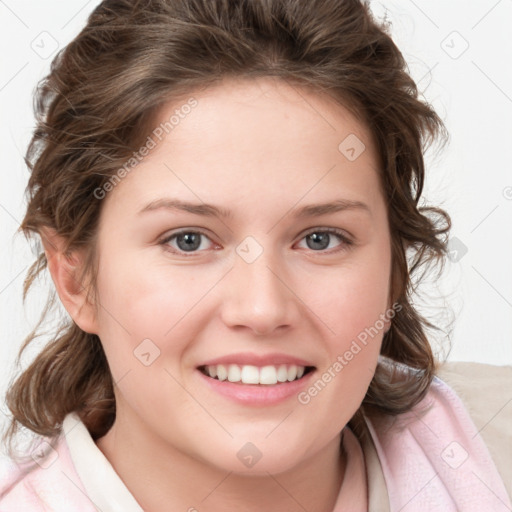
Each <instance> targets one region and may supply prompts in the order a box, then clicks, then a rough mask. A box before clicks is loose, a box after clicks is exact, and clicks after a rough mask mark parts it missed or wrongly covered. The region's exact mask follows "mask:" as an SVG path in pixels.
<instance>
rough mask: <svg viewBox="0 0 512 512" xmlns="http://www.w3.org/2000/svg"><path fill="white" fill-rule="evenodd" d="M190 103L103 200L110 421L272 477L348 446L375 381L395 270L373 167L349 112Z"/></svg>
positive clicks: (272, 94)
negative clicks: (113, 406) (345, 433)
mask: <svg viewBox="0 0 512 512" xmlns="http://www.w3.org/2000/svg"><path fill="white" fill-rule="evenodd" d="M191 96H193V97H194V98H195V100H196V101H195V102H194V103H193V105H194V106H193V107H192V108H181V105H179V104H176V103H173V104H172V105H168V106H167V107H166V108H163V109H162V110H161V112H160V113H159V119H158V120H157V123H156V124H155V127H156V126H157V125H158V124H159V123H161V122H162V123H164V122H165V121H168V120H169V119H170V118H171V116H172V115H173V113H175V111H176V109H178V110H179V111H180V112H181V115H180V116H177V117H176V118H175V121H176V119H178V118H179V122H175V123H174V124H173V128H172V130H168V131H169V133H168V134H166V135H165V137H162V140H161V141H158V144H157V146H156V147H154V148H152V149H150V150H149V151H148V154H147V155H146V156H145V157H144V158H143V159H142V160H141V162H140V163H139V164H138V165H137V166H136V167H135V168H134V169H133V170H131V171H130V172H129V173H127V175H126V176H125V177H124V178H123V179H122V180H121V182H120V183H119V184H118V185H117V186H115V187H114V189H113V190H112V191H110V192H109V193H108V194H107V196H106V197H105V199H103V201H104V204H103V210H102V214H101V219H100V226H99V232H98V254H99V274H98V279H97V293H98V299H99V302H100V304H101V307H99V308H98V313H97V317H96V320H95V321H96V326H95V329H96V332H97V334H98V335H99V336H100V338H101V341H102V343H103V346H104V349H105V352H106V355H107V359H108V361H109V365H110V368H111V371H112V375H113V378H114V381H115V382H116V386H115V392H116V400H117V419H116V422H117V423H118V424H119V425H122V424H124V425H130V428H131V432H133V433H134V435H135V436H138V438H139V439H144V440H145V441H146V442H148V443H153V445H156V444H158V445H159V446H160V448H161V449H162V450H169V451H174V452H176V453H180V454H181V455H183V456H187V457H191V458H193V459H195V460H196V461H200V462H204V463H205V464H208V465H210V466H215V467H217V468H221V469H223V470H225V471H235V472H240V473H242V472H248V471H252V472H256V473H258V472H259V473H261V474H266V472H271V473H277V472H280V471H285V470H288V469H290V468H293V467H296V466H298V465H300V464H301V463H302V462H304V461H305V460H307V459H309V458H311V457H314V456H315V455H317V454H319V453H321V452H322V450H324V449H325V448H326V447H328V446H334V445H335V443H337V442H338V440H339V433H340V431H341V430H342V428H343V427H344V426H345V424H346V423H347V422H348V421H349V420H350V418H351V417H352V416H353V414H354V413H355V411H356V410H357V409H358V407H359V405H360V404H361V402H362V400H363V398H364V396H365V393H366V391H367V388H368V385H369V383H370V381H371V378H372V376H373V373H374V371H375V367H376V363H377V357H378V354H379V351H380V346H381V341H382V336H383V334H384V332H385V330H386V328H387V326H388V322H387V319H388V318H389V316H388V315H387V312H388V308H389V307H390V303H389V301H388V296H389V285H390V269H391V254H390V234H389V228H388V221H387V215H386V206H385V201H384V198H383V195H382V192H381V189H380V186H379V178H378V167H377V165H378V164H377V160H378V159H377V155H376V152H375V148H374V145H373V144H372V141H371V138H370V135H369V132H368V130H367V129H366V128H365V127H364V126H362V125H361V124H360V123H359V122H358V121H357V120H356V119H355V118H354V117H352V115H351V114H350V113H349V111H348V110H347V109H345V108H344V107H342V106H340V105H338V104H336V103H334V102H333V101H332V100H329V99H327V98H325V97H321V96H319V95H316V94H314V93H311V92H308V91H306V90H304V89H298V88H296V87H291V86H289V85H287V84H285V83H282V82H277V81H274V80H271V79H258V80H252V81H248V80H245V81H244V80H231V81H225V82H224V83H222V84H221V85H219V86H215V87H214V88H211V89H208V90H207V91H203V92H201V93H200V94H195V95H192V94H191ZM184 104H186V99H185V100H184V101H183V104H182V105H184ZM189 104H191V105H192V103H189ZM185 112H186V115H185V114H184V113H185ZM168 126H169V125H168ZM158 133H159V132H158ZM153 138H154V139H155V140H157V139H156V137H154V136H153ZM150 145H151V144H150ZM143 152H144V151H143ZM187 204H189V205H188V206H187ZM327 204H329V205H330V206H325V205H327ZM191 205H193V206H191ZM322 205H323V206H322ZM210 375H211V376H210ZM301 375H302V376H301ZM297 377H300V378H297ZM240 379H242V380H240ZM260 456H261V458H260V460H258V461H257V463H256V464H254V463H251V461H252V460H253V459H254V457H256V459H257V458H258V457H260ZM251 457H253V458H252V459H251ZM256 459H254V460H256Z"/></svg>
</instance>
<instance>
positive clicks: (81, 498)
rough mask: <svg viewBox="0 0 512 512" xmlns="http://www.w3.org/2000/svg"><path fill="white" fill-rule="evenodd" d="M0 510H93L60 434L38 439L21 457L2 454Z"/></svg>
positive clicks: (87, 511)
mask: <svg viewBox="0 0 512 512" xmlns="http://www.w3.org/2000/svg"><path fill="white" fill-rule="evenodd" d="M0 479H1V481H0V512H15V511H19V510H26V511H30V512H39V511H41V512H43V511H47V510H52V512H65V511H66V512H67V511H69V510H73V511H77V512H92V511H94V510H95V508H94V506H93V505H92V503H91V502H90V501H89V500H87V498H85V493H84V489H83V486H82V484H81V482H80V480H79V478H78V476H77V474H76V471H75V469H74V467H73V463H72V461H71V458H70V456H69V451H68V449H67V445H66V441H65V438H64V437H63V436H60V437H58V438H55V439H40V440H39V442H38V443H37V445H36V446H35V448H34V449H33V450H32V451H31V452H30V453H28V454H27V456H26V457H25V458H24V459H23V461H21V460H20V461H14V460H12V459H8V458H3V459H2V461H1V470H0Z"/></svg>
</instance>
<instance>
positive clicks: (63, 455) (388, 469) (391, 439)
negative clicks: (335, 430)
mask: <svg viewBox="0 0 512 512" xmlns="http://www.w3.org/2000/svg"><path fill="white" fill-rule="evenodd" d="M425 406H430V409H429V410H428V412H427V413H426V414H425V415H423V416H420V414H419V411H420V410H421V409H423V408H424V407H425ZM367 423H368V426H369V429H370V433H371V435H372V438H373V441H374V443H375V446H376V449H377V453H378V456H379V459H380V462H381V465H382V469H383V473H384V478H385V481H386V485H387V489H388V493H389V500H390V510H391V512H399V511H400V512H412V511H414V512H423V511H425V512H427V511H428V512H441V511H442V512H451V511H462V512H476V511H478V512H490V511H493V512H501V511H503V512H505V511H510V510H512V505H511V503H510V499H509V497H508V495H507V492H506V490H505V486H504V484H503V481H502V479H501V477H500V475H499V473H498V471H497V469H496V467H495V465H494V462H493V461H492V459H491V456H490V454H489V451H488V449H487V447H486V446H485V444H484V443H483V441H482V439H481V437H480V436H479V435H478V432H477V430H476V427H475V426H474V424H473V422H472V420H471V419H470V417H469V415H468V413H467V411H466V409H465V407H464V405H463V404H462V402H461V401H460V399H459V398H458V397H457V395H456V394H455V392H454V391H453V390H452V389H451V388H450V387H449V386H448V385H446V384H445V383H444V382H442V381H441V380H440V379H438V378H436V379H435V380H434V382H433V383H432V386H431V388H430V390H429V393H428V394H427V396H426V397H425V399H424V400H423V401H422V402H421V403H420V404H419V405H418V406H417V407H416V408H415V409H414V410H413V411H411V412H410V413H407V414H404V415H401V416H400V417H399V418H398V419H395V420H393V418H388V417H384V418H382V419H379V420H369V419H367ZM63 431H64V434H63V435H61V436H60V437H59V439H58V442H57V444H56V445H55V447H54V448H55V450H53V449H51V448H50V447H49V445H48V443H47V442H46V441H44V440H43V441H42V444H41V445H40V446H41V449H46V451H47V455H46V458H45V457H36V459H37V462H38V463H32V464H31V467H30V465H26V466H17V465H15V464H14V463H12V462H10V463H9V464H10V465H9V466H7V467H4V468H3V470H2V472H1V473H0V478H1V479H2V480H1V483H0V512H49V511H52V512H98V511H100V512H142V509H141V508H140V506H139V505H138V504H137V502H136V501H135V499H134V498H133V496H132V495H131V494H130V492H129V491H128V489H127V488H126V487H125V486H124V484H123V482H122V480H121V479H120V478H119V476H118V475H117V474H116V473H115V471H114V469H113V468H112V466H111V465H110V463H109V462H108V460H107V459H106V458H105V457H104V456H103V454H102V453H101V451H100V450H99V449H98V448H97V447H96V445H95V444H94V441H93V440H92V438H91V437H90V435H89V434H88V432H87V430H86V428H85V426H84V425H83V424H82V423H81V422H80V421H79V420H78V417H77V416H76V415H74V414H71V415H68V416H67V417H66V419H65V421H64V424H63ZM343 447H344V449H345V451H346V452H347V453H348V455H349V457H348V461H349V465H348V467H347V470H348V471H347V473H348V474H347V480H346V481H345V482H344V484H343V485H342V488H341V490H340V497H339V500H338V502H337V504H336V506H335V509H334V511H333V512H338V511H342V510H343V511H346V510H348V509H347V503H346V496H348V495H349V493H347V489H348V490H349V491H350V488H352V489H354V488H357V487H358V486H357V485H356V483H357V482H356V480H357V479H358V478H359V480H360V482H359V483H363V487H362V488H363V489H364V482H361V480H364V479H365V474H364V461H363V459H362V451H361V447H360V446H359V444H358V443H357V442H356V439H355V436H354V435H353V434H352V432H351V431H350V430H349V428H348V427H345V431H344V435H343ZM30 460H32V459H30ZM4 475H5V477H4ZM357 475H359V477H358V476H357ZM349 484H350V485H349ZM368 484H369V486H370V492H371V486H372V482H368ZM352 486H354V487H352ZM358 488H361V487H360V486H359V487H358ZM365 509H366V506H364V507H361V506H359V507H357V506H355V505H354V506H353V507H352V508H349V510H350V512H362V511H363V510H365ZM371 512H377V511H371Z"/></svg>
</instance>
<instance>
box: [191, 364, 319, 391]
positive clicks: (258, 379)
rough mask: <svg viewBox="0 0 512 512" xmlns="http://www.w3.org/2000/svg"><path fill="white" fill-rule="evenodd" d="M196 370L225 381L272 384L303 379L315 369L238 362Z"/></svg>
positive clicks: (201, 367) (243, 383)
mask: <svg viewBox="0 0 512 512" xmlns="http://www.w3.org/2000/svg"><path fill="white" fill-rule="evenodd" d="M198 370H199V371H200V372H201V373H202V374H203V375H205V376H206V377H209V378H210V379H213V380H217V381H221V382H223V381H227V382H231V383H233V384H242V385H258V386H274V385H279V384H285V383H287V382H294V381H298V380H301V379H303V378H304V377H305V376H306V375H308V374H309V373H311V372H312V371H314V370H315V367H314V366H300V365H295V364H279V365H266V366H254V365H239V364H212V365H203V366H199V367H198Z"/></svg>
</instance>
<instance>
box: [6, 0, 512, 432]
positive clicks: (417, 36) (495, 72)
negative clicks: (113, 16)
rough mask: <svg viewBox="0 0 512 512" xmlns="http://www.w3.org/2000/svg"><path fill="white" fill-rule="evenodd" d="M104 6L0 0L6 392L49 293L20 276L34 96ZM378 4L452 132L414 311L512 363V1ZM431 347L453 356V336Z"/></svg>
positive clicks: (482, 353)
mask: <svg viewBox="0 0 512 512" xmlns="http://www.w3.org/2000/svg"><path fill="white" fill-rule="evenodd" d="M97 3H98V2H97V1H96V0H94V1H89V2H87V1H85V0H67V1H66V2H64V1H62V2H58V1H56V0H53V1H48V0H46V1H39V2H35V1H31V2H29V1H26V0H16V1H14V0H0V44H1V55H2V61H1V62H2V65H1V70H0V107H1V120H2V122H1V123H0V130H1V132H0V134H1V135H0V140H1V144H2V146H1V148H2V151H1V152H0V159H1V186H0V236H1V244H0V268H1V273H0V328H1V331H0V334H1V344H0V364H1V371H0V393H1V394H2V395H3V393H4V391H5V389H6V387H7V385H8V382H9V380H10V378H11V376H12V372H13V368H14V366H13V365H14V359H15V356H16V353H17V351H18V349H19V346H20V344H21V342H22V340H23V338H24V337H25V336H26V335H27V334H28V333H29V332H30V330H31V329H32V328H33V327H34V325H35V322H36V321H37V319H38V317H39V314H40V312H41V310H42V307H43V305H44V302H45V299H46V293H47V289H46V288H45V287H44V286H42V285H41V286H39V287H38V288H34V290H33V291H32V292H31V294H30V295H29V299H28V301H27V303H26V305H25V306H23V304H22V286H23V279H24V276H25V274H26V272H27V270H28V267H29V265H30V264H31V263H32V261H33V260H34V254H33V252H32V249H31V246H30V245H29V244H28V243H27V242H26V241H25V239H24V238H23V236H22V235H17V236H16V235H15V232H16V230H17V228H18V225H19V222H20V221H21V219H22V217H23V212H24V197H23V194H24V188H25V186H26V183H27V180H28V171H27V168H26V166H25V164H24V161H23V155H24V153H25V150H26V147H27V143H28V141H29V138H30V135H31V129H32V127H33V113H32V94H33V91H34V88H35V85H36V83H37V81H38V80H39V79H40V78H42V77H43V76H44V75H45V74H46V73H47V72H48V70H49V65H50V62H51V58H52V56H53V55H54V52H53V50H56V49H57V48H59V49H60V48H62V47H63V46H65V45H66V44H67V43H68V42H69V41H70V40H71V39H72V38H73V37H74V36H75V35H76V34H77V33H78V31H79V30H80V28H81V27H82V26H83V24H84V23H85V20H86V17H87V16H88V15H89V13H90V12H91V11H92V9H93V8H94V7H95V5H96V4H97ZM371 5H372V8H373V9H374V12H375V13H376V14H378V15H379V16H380V17H383V16H387V19H388V21H390V22H391V23H392V25H391V30H392V35H393V38H394V40H395V42H396V43H397V45H398V46H399V48H400V49H401V50H402V52H403V54H404V56H405V58H406V60H407V62H408V64H409V67H410V72H411V74H412V76H413V78H414V79H415V80H416V81H417V83H418V87H419V90H420V91H421V92H422V94H423V96H424V98H425V99H426V100H427V101H429V102H430V103H432V104H433V106H434V107H435V108H436V110H437V111H438V113H439V114H440V116H441V117H442V119H443V120H444V121H445V123H446V124H447V127H448V130H449V132H450V134H451V139H450V142H449V145H448V146H447V148H446V149H445V150H444V151H443V152H442V153H440V154H438V155H437V156H436V155H434V154H433V153H432V152H429V153H428V155H427V164H428V169H427V176H428V178H427V186H426V190H425V200H426V201H427V202H428V203H430V204H434V205H439V206H441V207H443V208H445V209H447V210H448V212H449V213H450V215H451V217H452V220H453V230H452V237H453V239H454V240H453V241H452V246H453V248H454V250H455V249H458V252H457V253H455V252H454V253H453V255H452V257H453V261H451V262H449V263H448V265H447V267H446V271H445V274H444V276H445V277H444V278H443V279H442V280H441V281H437V282H435V283H432V284H431V285H429V286H427V287H425V288H424V296H423V299H422V300H421V301H420V300H419V299H418V304H419V305H420V307H421V308H422V310H423V311H424V312H425V314H427V315H428V316H429V317H430V318H433V319H434V321H435V322H436V324H438V325H440V326H441V327H445V328H448V327H450V326H448V325H447V322H448V321H449V320H450V318H451V317H453V318H452V320H453V323H452V325H451V327H450V331H449V332H450V337H449V339H450V340H451V344H452V350H451V352H450V354H449V359H452V360H465V361H480V362H485V363H493V364H512V321H511V320H512V229H511V228H512V164H511V162H512V67H511V63H512V31H511V30H510V25H511V23H512V0H500V1H496V0H479V1H475V2H467V1H463V0H459V1H455V0H451V1H446V0H428V1H427V0H417V1H415V2H413V1H407V0H400V1H386V2H385V7H384V6H383V4H382V2H376V1H374V2H372V3H371ZM466 46H467V48H466ZM49 53H51V55H47V54H49ZM461 249H462V250H461ZM466 251H467V252H466ZM434 284H435V286H434ZM432 340H433V343H434V344H435V345H436V347H437V350H441V351H442V352H444V353H446V352H447V346H448V345H447V341H448V338H447V337H446V336H443V335H436V336H433V338H432ZM36 346H37V345H36ZM2 403H3V400H2ZM2 407H4V406H3V405H2ZM3 420H4V417H3V415H2V414H0V424H1V423H3Z"/></svg>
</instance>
